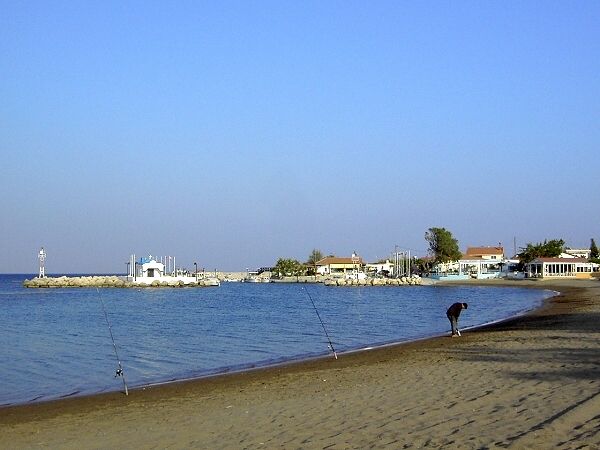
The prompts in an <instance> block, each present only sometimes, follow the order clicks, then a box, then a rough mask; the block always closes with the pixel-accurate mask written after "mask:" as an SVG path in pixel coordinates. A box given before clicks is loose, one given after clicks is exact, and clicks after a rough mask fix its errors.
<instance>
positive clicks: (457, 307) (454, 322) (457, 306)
mask: <svg viewBox="0 0 600 450" xmlns="http://www.w3.org/2000/svg"><path fill="white" fill-rule="evenodd" d="M468 307H469V305H467V304H466V303H454V304H453V305H452V306H450V308H448V311H446V316H447V317H448V320H449V321H450V326H451V327H452V337H457V336H460V331H459V330H458V316H460V312H461V311H462V310H463V309H467V308H468Z"/></svg>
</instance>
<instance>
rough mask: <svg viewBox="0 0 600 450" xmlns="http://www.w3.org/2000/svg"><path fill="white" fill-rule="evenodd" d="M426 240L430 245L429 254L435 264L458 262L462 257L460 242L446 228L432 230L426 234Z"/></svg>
mask: <svg viewBox="0 0 600 450" xmlns="http://www.w3.org/2000/svg"><path fill="white" fill-rule="evenodd" d="M425 240H426V241H427V242H428V243H429V252H430V253H431V254H432V255H433V257H434V261H435V263H443V262H449V261H458V260H459V259H460V258H461V256H462V253H461V252H460V250H459V249H458V241H457V240H456V239H454V237H453V236H452V233H451V232H450V231H448V230H446V229H445V228H435V227H434V228H430V229H429V230H427V232H426V233H425Z"/></svg>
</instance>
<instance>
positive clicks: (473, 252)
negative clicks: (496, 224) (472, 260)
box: [465, 247, 504, 255]
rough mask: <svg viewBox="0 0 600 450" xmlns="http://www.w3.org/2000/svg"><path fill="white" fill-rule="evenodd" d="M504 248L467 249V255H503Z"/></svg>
mask: <svg viewBox="0 0 600 450" xmlns="http://www.w3.org/2000/svg"><path fill="white" fill-rule="evenodd" d="M503 254H504V248H503V247H467V252H466V253H465V255H503Z"/></svg>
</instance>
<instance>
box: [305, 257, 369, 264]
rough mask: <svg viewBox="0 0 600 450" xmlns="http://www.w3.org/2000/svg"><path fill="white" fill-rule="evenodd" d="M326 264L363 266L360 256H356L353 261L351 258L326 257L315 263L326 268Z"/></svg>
mask: <svg viewBox="0 0 600 450" xmlns="http://www.w3.org/2000/svg"><path fill="white" fill-rule="evenodd" d="M328 264H363V260H362V258H361V257H360V256H357V257H356V259H355V260H354V261H353V258H338V257H336V256H328V257H326V258H323V259H321V260H319V261H317V262H316V263H315V265H317V266H326V265H328Z"/></svg>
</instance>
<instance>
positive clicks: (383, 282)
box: [323, 275, 422, 286]
mask: <svg viewBox="0 0 600 450" xmlns="http://www.w3.org/2000/svg"><path fill="white" fill-rule="evenodd" d="M323 284H324V285H325V286H420V285H421V284H422V280H421V277H419V276H416V275H413V276H410V277H401V278H366V279H364V280H355V279H344V278H326V279H325V280H323Z"/></svg>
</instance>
